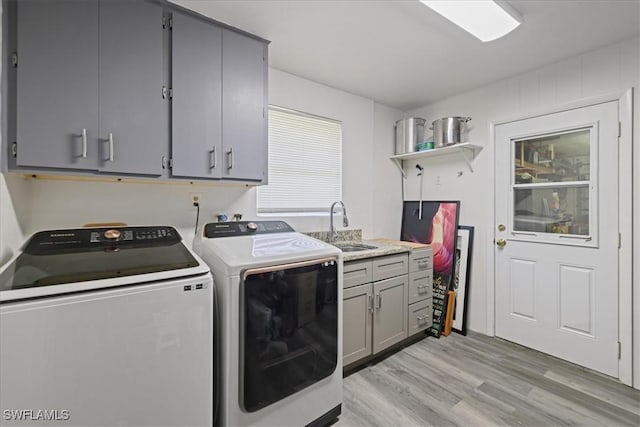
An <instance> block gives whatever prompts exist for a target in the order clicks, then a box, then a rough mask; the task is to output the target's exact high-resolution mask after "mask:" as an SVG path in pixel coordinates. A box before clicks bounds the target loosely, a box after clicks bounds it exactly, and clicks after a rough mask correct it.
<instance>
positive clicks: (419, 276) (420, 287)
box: [409, 270, 433, 304]
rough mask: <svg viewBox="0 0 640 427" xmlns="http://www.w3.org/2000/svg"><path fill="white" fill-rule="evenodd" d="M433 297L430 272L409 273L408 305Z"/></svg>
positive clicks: (431, 273)
mask: <svg viewBox="0 0 640 427" xmlns="http://www.w3.org/2000/svg"><path fill="white" fill-rule="evenodd" d="M432 297H433V272H432V270H429V271H425V272H418V273H409V304H413V303H414V302H418V301H422V300H423V299H427V298H432Z"/></svg>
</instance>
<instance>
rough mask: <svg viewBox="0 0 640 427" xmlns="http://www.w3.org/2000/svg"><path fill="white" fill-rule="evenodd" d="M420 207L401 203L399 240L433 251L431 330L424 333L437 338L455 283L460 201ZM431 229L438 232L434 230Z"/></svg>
mask: <svg viewBox="0 0 640 427" xmlns="http://www.w3.org/2000/svg"><path fill="white" fill-rule="evenodd" d="M420 206H421V205H420V202H418V201H405V202H404V204H403V207H402V227H401V231H400V240H402V241H405V242H414V243H424V244H430V245H431V247H432V249H433V251H434V252H433V326H432V327H431V328H429V329H428V330H427V333H428V334H429V335H433V336H435V337H440V335H441V334H442V329H443V327H444V320H445V317H446V311H447V292H448V291H449V290H451V288H452V286H453V280H454V273H455V271H454V266H455V258H456V250H455V246H456V242H457V233H458V220H459V217H460V201H459V200H438V201H431V200H425V201H422V210H421V211H420ZM420 214H422V217H420ZM434 225H436V226H438V227H439V228H434ZM440 226H441V227H440Z"/></svg>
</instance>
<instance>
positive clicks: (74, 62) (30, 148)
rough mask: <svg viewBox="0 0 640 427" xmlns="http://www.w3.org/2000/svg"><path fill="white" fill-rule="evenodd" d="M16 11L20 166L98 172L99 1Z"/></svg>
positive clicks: (33, 5) (21, 5) (23, 4)
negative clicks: (95, 142) (96, 140)
mask: <svg viewBox="0 0 640 427" xmlns="http://www.w3.org/2000/svg"><path fill="white" fill-rule="evenodd" d="M17 8H18V9H17V16H18V34H17V37H18V41H17V46H18V58H19V60H18V62H19V69H18V73H17V105H16V108H17V120H16V125H17V129H16V131H17V144H18V145H17V146H18V150H17V159H16V161H17V165H18V166H25V167H47V168H65V169H84V170H95V169H96V168H97V159H98V153H97V147H96V145H95V144H94V143H93V141H95V139H96V138H97V136H98V76H99V74H98V49H97V46H98V37H99V35H98V25H97V22H98V2H97V1H85V0H77V1H64V2H61V1H48V2H43V1H20V2H18V3H17Z"/></svg>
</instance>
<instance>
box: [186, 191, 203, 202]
mask: <svg viewBox="0 0 640 427" xmlns="http://www.w3.org/2000/svg"><path fill="white" fill-rule="evenodd" d="M189 199H190V200H191V203H202V194H200V193H189Z"/></svg>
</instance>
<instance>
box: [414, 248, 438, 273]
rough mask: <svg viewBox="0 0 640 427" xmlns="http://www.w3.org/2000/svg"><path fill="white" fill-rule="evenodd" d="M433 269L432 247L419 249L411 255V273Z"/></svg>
mask: <svg viewBox="0 0 640 427" xmlns="http://www.w3.org/2000/svg"><path fill="white" fill-rule="evenodd" d="M429 270H433V252H432V251H431V248H424V249H418V250H414V251H412V252H411V254H410V255H409V273H413V272H415V271H429Z"/></svg>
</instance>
